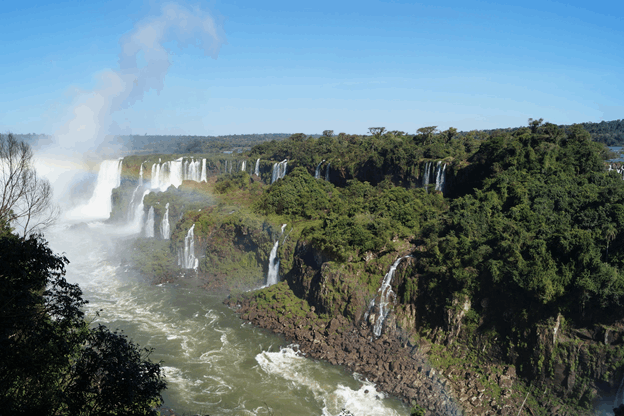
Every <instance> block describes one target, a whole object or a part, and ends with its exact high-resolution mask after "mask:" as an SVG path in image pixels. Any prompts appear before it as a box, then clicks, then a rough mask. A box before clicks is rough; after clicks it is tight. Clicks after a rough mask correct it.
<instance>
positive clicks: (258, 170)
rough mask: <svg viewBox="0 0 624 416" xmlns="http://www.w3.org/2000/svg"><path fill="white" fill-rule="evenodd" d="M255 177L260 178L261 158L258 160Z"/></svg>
mask: <svg viewBox="0 0 624 416" xmlns="http://www.w3.org/2000/svg"><path fill="white" fill-rule="evenodd" d="M254 175H256V176H260V158H258V159H257V160H256V167H255V169H254Z"/></svg>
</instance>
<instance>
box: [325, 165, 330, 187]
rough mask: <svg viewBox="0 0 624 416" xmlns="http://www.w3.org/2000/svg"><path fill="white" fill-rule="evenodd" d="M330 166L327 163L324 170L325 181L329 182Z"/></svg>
mask: <svg viewBox="0 0 624 416" xmlns="http://www.w3.org/2000/svg"><path fill="white" fill-rule="evenodd" d="M330 166H331V162H327V168H325V180H326V181H327V182H329V167H330Z"/></svg>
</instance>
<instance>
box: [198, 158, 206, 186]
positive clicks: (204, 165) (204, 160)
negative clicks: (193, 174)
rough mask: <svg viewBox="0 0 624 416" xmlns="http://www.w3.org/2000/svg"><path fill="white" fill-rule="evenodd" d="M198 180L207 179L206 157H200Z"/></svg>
mask: <svg viewBox="0 0 624 416" xmlns="http://www.w3.org/2000/svg"><path fill="white" fill-rule="evenodd" d="M200 182H208V179H207V176H206V159H202V170H201V178H200Z"/></svg>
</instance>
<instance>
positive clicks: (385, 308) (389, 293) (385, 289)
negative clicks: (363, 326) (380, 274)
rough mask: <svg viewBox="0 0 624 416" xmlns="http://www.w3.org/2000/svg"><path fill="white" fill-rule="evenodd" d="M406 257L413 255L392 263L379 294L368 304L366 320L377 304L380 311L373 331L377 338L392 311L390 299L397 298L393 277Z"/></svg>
mask: <svg viewBox="0 0 624 416" xmlns="http://www.w3.org/2000/svg"><path fill="white" fill-rule="evenodd" d="M406 257H411V256H405V257H399V258H398V259H397V260H396V261H395V262H394V263H392V266H390V270H388V273H386V275H385V276H384V278H383V280H382V282H381V287H380V288H379V290H378V291H377V294H376V295H375V297H374V298H373V300H371V302H370V304H369V305H368V310H367V311H366V314H364V320H365V321H366V320H368V317H369V316H370V314H371V312H372V311H373V308H374V307H375V306H377V308H378V310H379V313H378V314H377V317H376V319H375V324H374V325H373V333H374V334H375V337H376V338H379V336H380V335H381V329H382V327H383V323H384V320H385V319H386V317H387V316H388V312H390V307H389V305H388V304H389V303H390V301H392V302H393V303H394V301H395V300H396V294H395V293H394V291H393V290H392V278H393V277H394V272H395V271H396V269H397V267H398V266H399V263H401V261H402V260H403V259H404V258H406ZM377 299H379V301H378V303H377V302H375V301H376V300H377Z"/></svg>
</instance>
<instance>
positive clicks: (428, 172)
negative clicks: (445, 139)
mask: <svg viewBox="0 0 624 416" xmlns="http://www.w3.org/2000/svg"><path fill="white" fill-rule="evenodd" d="M431 178H433V179H434V181H435V182H434V188H433V189H434V190H436V191H441V192H442V193H444V190H445V189H444V185H445V183H446V163H444V164H442V161H441V160H439V161H438V162H437V163H436V164H435V165H434V164H433V163H431V162H426V163H425V170H424V172H423V179H422V187H423V188H425V190H428V185H429V184H430V183H431V182H430V181H431Z"/></svg>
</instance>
